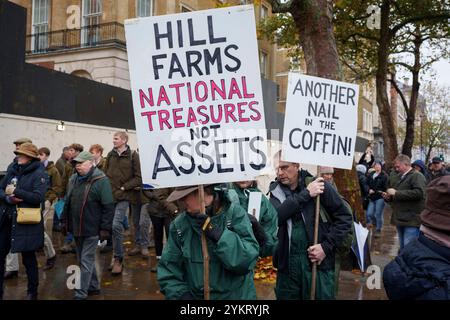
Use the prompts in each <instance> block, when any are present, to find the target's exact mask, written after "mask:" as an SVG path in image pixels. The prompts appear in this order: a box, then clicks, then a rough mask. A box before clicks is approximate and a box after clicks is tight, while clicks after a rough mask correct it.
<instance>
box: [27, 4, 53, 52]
mask: <svg viewBox="0 0 450 320" xmlns="http://www.w3.org/2000/svg"><path fill="white" fill-rule="evenodd" d="M32 10H33V17H32V19H33V22H32V24H33V30H32V34H33V38H32V43H31V49H32V50H33V51H45V50H47V48H48V33H47V32H48V31H49V23H48V18H49V16H50V0H33V8H32Z"/></svg>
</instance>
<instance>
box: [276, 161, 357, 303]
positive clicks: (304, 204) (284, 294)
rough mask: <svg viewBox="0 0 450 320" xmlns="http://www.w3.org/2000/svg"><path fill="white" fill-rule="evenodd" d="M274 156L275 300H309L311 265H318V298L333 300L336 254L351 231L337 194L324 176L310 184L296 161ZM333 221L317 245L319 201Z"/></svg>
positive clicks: (321, 232)
mask: <svg viewBox="0 0 450 320" xmlns="http://www.w3.org/2000/svg"><path fill="white" fill-rule="evenodd" d="M280 159H281V153H278V154H277V155H276V159H275V163H276V173H277V180H275V181H274V182H272V183H271V185H270V202H271V203H272V205H273V206H274V207H275V209H276V210H277V212H278V247H277V249H276V251H275V254H274V256H273V263H274V266H275V267H276V268H277V269H278V274H277V283H276V288H275V293H276V296H277V299H282V300H283V299H309V298H310V287H311V264H312V263H314V262H317V264H318V272H317V290H316V299H334V298H335V274H334V271H335V255H336V249H337V248H338V247H339V246H340V245H341V244H342V242H343V240H344V239H345V238H346V236H347V235H348V233H349V232H350V231H351V227H352V217H351V215H349V214H348V212H347V209H346V207H345V205H344V203H343V200H342V199H341V197H340V196H339V194H338V193H337V191H336V190H335V189H334V188H333V187H332V186H331V185H330V184H329V183H328V182H324V181H323V178H318V179H316V180H314V181H313V182H310V183H309V184H308V185H307V183H306V180H307V178H308V177H312V176H311V175H310V174H309V173H308V172H307V171H305V170H302V169H301V168H300V165H299V164H298V163H291V162H286V161H281V160H280ZM319 194H320V195H321V196H320V203H321V205H322V206H323V208H324V209H325V210H326V212H327V213H328V215H329V216H330V218H331V219H330V220H331V221H327V222H325V221H321V222H320V223H319V238H318V244H316V245H314V240H313V238H314V223H315V198H316V197H317V196H318V195H319Z"/></svg>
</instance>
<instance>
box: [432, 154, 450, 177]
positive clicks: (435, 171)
mask: <svg viewBox="0 0 450 320" xmlns="http://www.w3.org/2000/svg"><path fill="white" fill-rule="evenodd" d="M430 174H431V180H434V179H436V178H439V177H442V176H446V175H448V173H447V170H445V168H444V161H442V159H441V158H439V157H434V158H433V160H432V162H431V172H430Z"/></svg>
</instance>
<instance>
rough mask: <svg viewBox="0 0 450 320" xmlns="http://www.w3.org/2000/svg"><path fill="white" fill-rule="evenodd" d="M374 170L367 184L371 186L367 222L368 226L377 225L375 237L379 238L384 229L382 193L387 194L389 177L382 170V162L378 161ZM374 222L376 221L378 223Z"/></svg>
mask: <svg viewBox="0 0 450 320" xmlns="http://www.w3.org/2000/svg"><path fill="white" fill-rule="evenodd" d="M374 168H375V172H373V173H372V174H371V175H370V176H369V178H368V179H367V184H368V185H369V196H368V198H369V205H368V206H367V218H366V220H367V223H368V224H372V225H375V224H376V232H375V237H379V236H380V233H381V228H382V227H383V210H384V204H385V202H384V199H383V197H382V196H381V193H382V192H386V189H387V185H388V176H387V174H386V173H385V172H384V171H382V170H381V162H379V161H376V162H375V165H374ZM374 220H376V223H375V221H374Z"/></svg>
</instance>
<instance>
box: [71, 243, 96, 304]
mask: <svg viewBox="0 0 450 320" xmlns="http://www.w3.org/2000/svg"><path fill="white" fill-rule="evenodd" d="M75 243H76V244H77V257H78V263H79V264H80V271H81V279H80V280H81V281H80V289H75V297H77V298H81V299H86V298H87V296H88V291H91V290H99V289H100V283H99V281H98V278H97V270H96V268H95V251H96V249H97V244H98V236H94V237H75Z"/></svg>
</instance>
